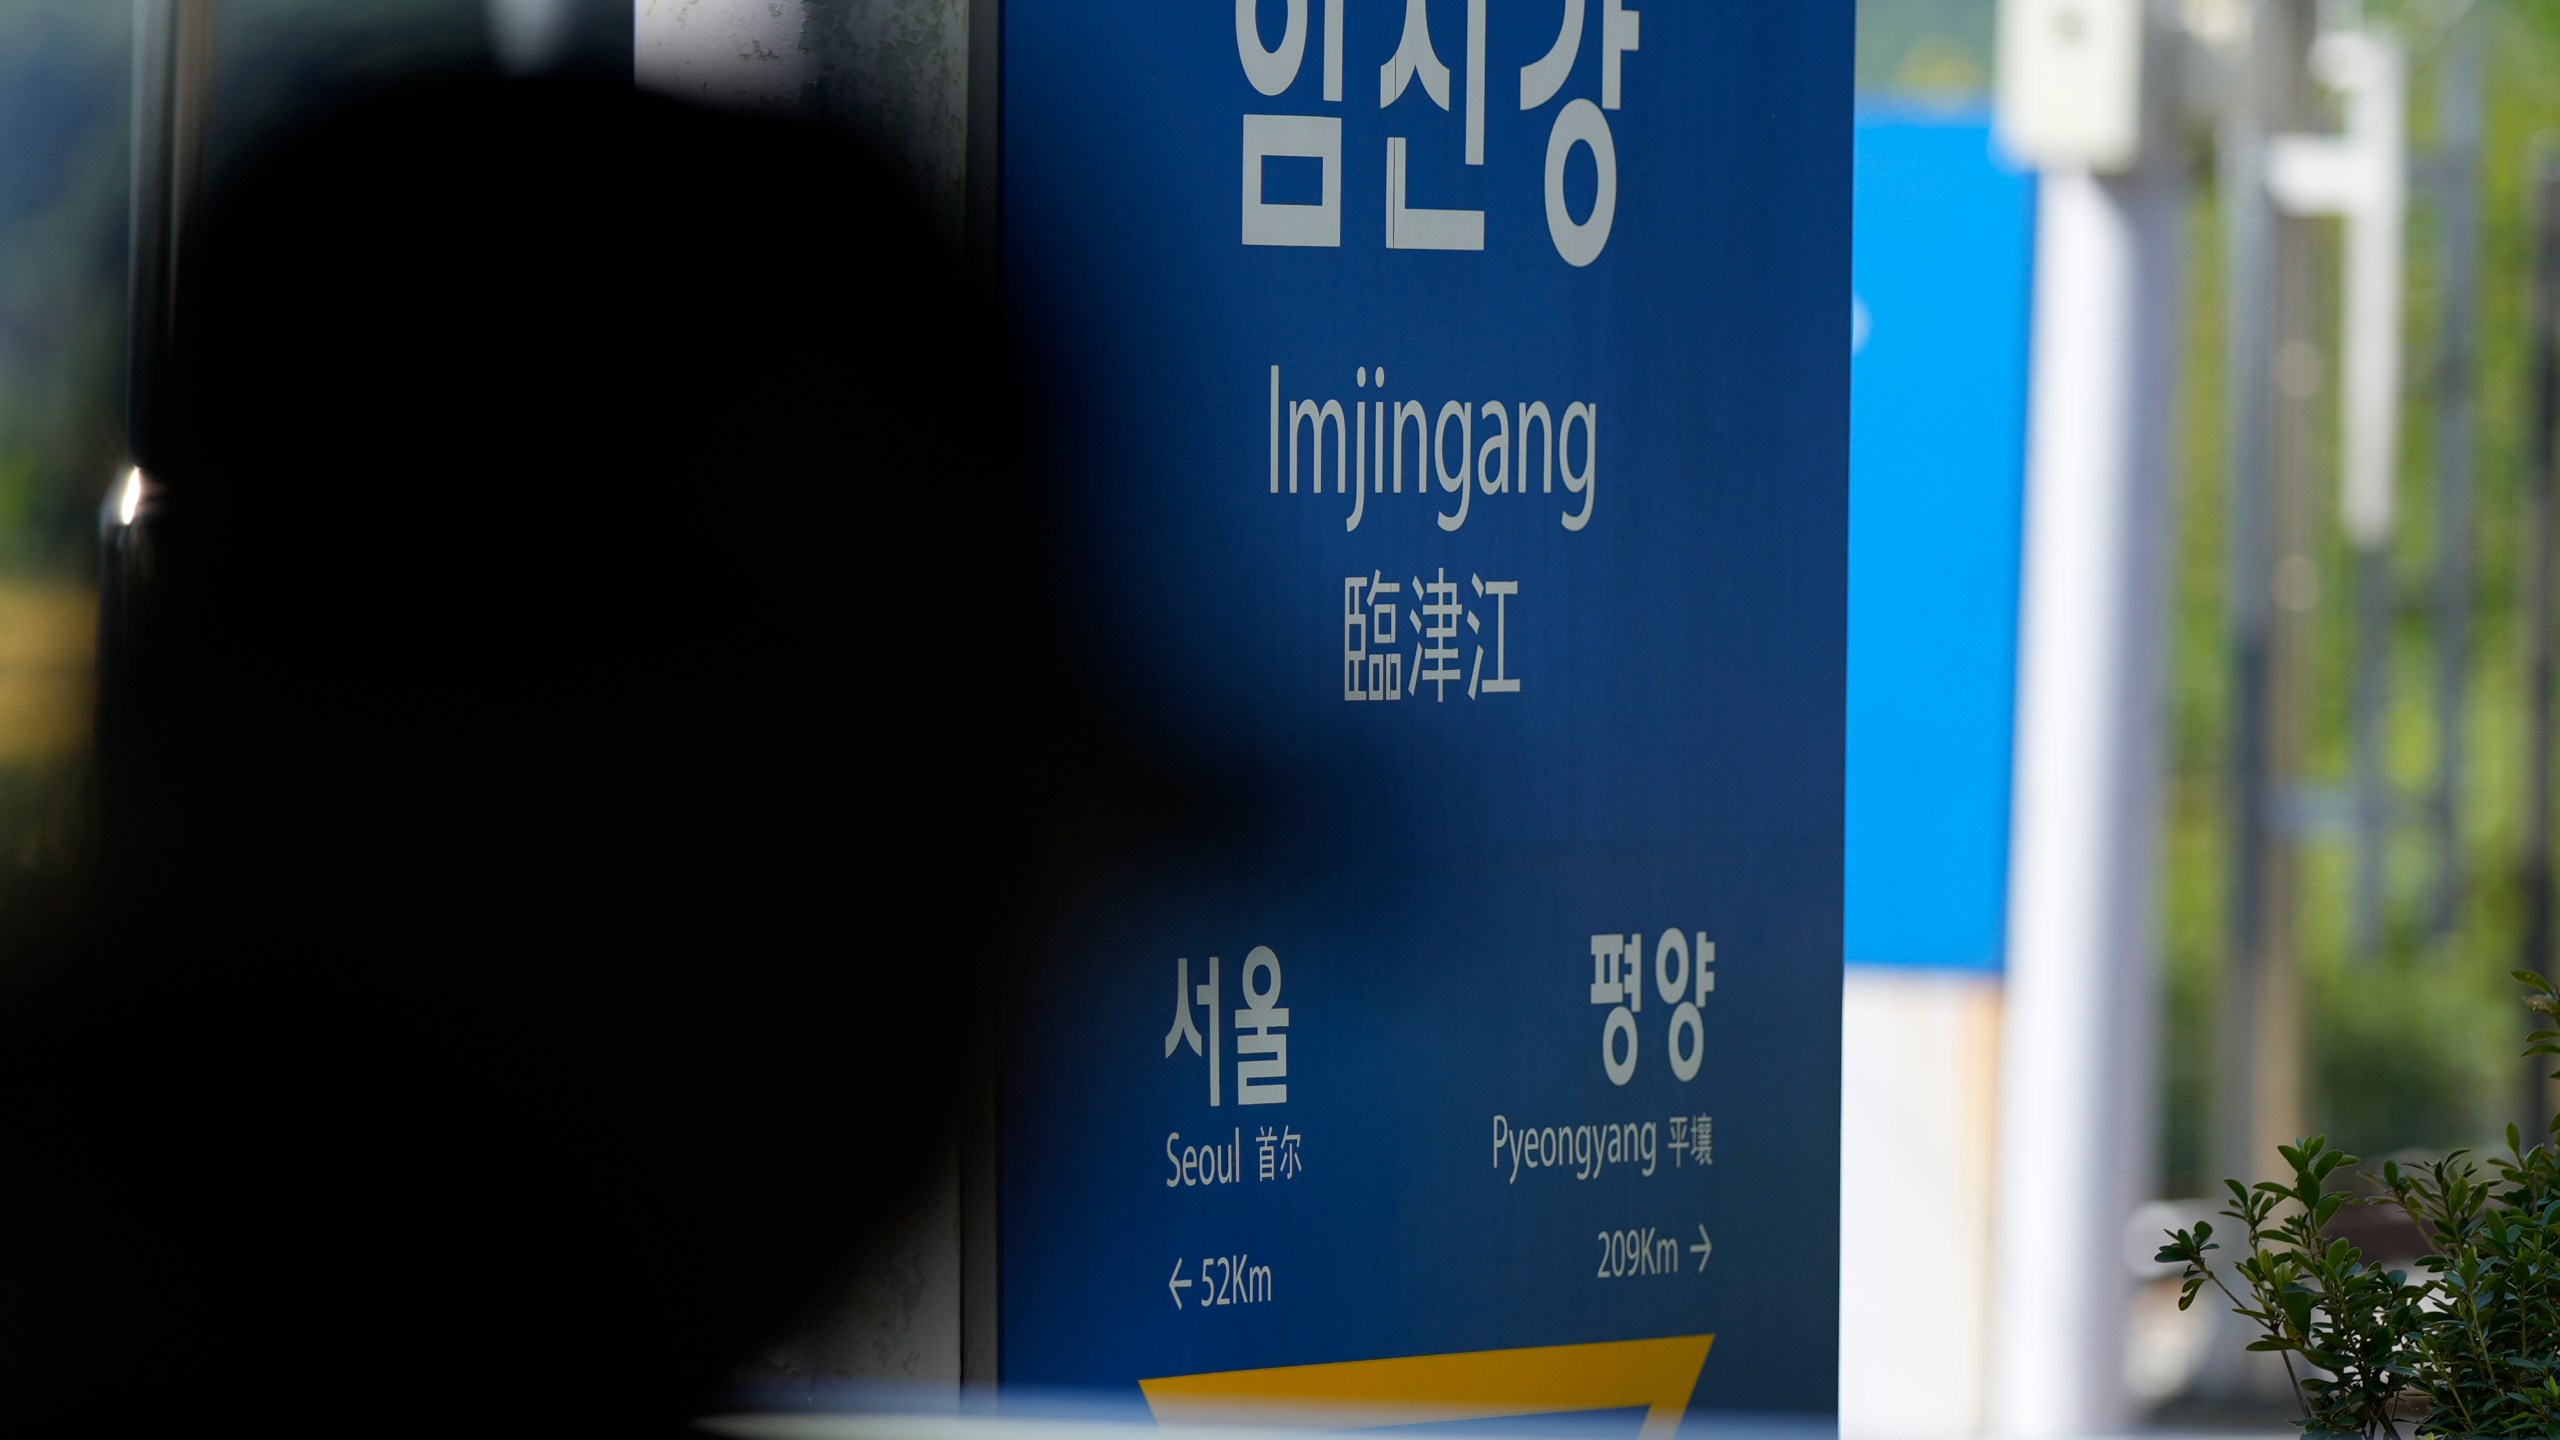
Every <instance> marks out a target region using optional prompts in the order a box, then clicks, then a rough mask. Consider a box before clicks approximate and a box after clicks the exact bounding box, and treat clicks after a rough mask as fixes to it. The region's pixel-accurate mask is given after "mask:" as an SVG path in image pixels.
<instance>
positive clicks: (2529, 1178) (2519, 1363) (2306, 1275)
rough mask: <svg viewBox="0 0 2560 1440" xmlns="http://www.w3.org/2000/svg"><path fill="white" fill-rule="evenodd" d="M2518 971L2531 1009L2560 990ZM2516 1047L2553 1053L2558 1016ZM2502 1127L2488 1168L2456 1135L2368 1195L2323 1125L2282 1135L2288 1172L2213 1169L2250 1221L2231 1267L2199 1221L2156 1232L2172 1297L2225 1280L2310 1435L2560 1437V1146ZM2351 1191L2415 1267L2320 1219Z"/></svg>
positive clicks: (2551, 1005)
mask: <svg viewBox="0 0 2560 1440" xmlns="http://www.w3.org/2000/svg"><path fill="white" fill-rule="evenodd" d="M2515 978H2516V979H2517V980H2518V981H2519V982H2521V983H2522V984H2523V985H2524V986H2525V990H2526V996H2525V1004H2526V1005H2527V1006H2528V1007H2529V1008H2531V1009H2532V1010H2534V1011H2535V1012H2536V1013H2538V1014H2540V1015H2542V1016H2544V1017H2546V1019H2547V1018H2548V1017H2551V1016H2552V1015H2554V1014H2555V1013H2560V988H2555V987H2554V986H2553V985H2552V983H2551V982H2550V981H2549V980H2546V979H2544V978H2543V977H2542V976H2540V975H2537V974H2535V973H2533V972H2532V971H2529V970H2519V971H2517V972H2515ZM2525 1053H2526V1054H2527V1055H2551V1056H2560V1029H2552V1028H2545V1029H2540V1030H2536V1031H2535V1032H2533V1034H2532V1036H2531V1037H2530V1038H2529V1039H2528V1041H2527V1044H2526V1050H2525ZM2551 1138H2552V1140H2553V1141H2554V1142H2555V1143H2560V1118H2556V1119H2554V1120H2553V1121H2552V1123H2551ZM2506 1141H2507V1143H2506V1151H2505V1153H2504V1154H2498V1155H2491V1156H2489V1157H2488V1159H2487V1162H2486V1169H2487V1174H2486V1175H2483V1173H2482V1165H2481V1164H2480V1163H2479V1162H2477V1161H2475V1160H2473V1159H2472V1158H2470V1152H2468V1151H2464V1150H2457V1151H2455V1152H2453V1153H2452V1154H2450V1155H2447V1156H2446V1157H2445V1158H2443V1159H2441V1160H2437V1161H2434V1162H2432V1163H2429V1164H2425V1165H2414V1166H2407V1167H2403V1166H2401V1165H2399V1164H2398V1163H2396V1162H2389V1163H2385V1164H2384V1165H2383V1167H2382V1173H2381V1174H2380V1175H2379V1176H2378V1177H2369V1178H2372V1179H2374V1180H2375V1182H2376V1184H2377V1187H2378V1191H2379V1193H2377V1194H2375V1195H2373V1196H2371V1197H2369V1198H2368V1197H2363V1196H2358V1195H2356V1194H2354V1193H2353V1192H2351V1191H2348V1190H2343V1189H2336V1188H2332V1186H2331V1183H2330V1182H2331V1178H2332V1177H2333V1176H2335V1175H2336V1174H2337V1172H2338V1171H2340V1170H2342V1169H2344V1168H2345V1167H2347V1166H2349V1165H2353V1164H2355V1163H2356V1158H2355V1157H2354V1156H2352V1155H2349V1154H2347V1153H2345V1152H2344V1151H2341V1150H2336V1149H2332V1148H2330V1146H2329V1142H2328V1140H2327V1139H2326V1137H2323V1136H2313V1137H2312V1138H2310V1139H2308V1140H2305V1141H2303V1142H2301V1143H2300V1144H2299V1145H2282V1146H2278V1147H2277V1150H2278V1153H2280V1154H2281V1155H2282V1156H2283V1157H2284V1161H2285V1163H2286V1165H2288V1166H2289V1167H2291V1169H2292V1171H2293V1179H2292V1181H2291V1182H2289V1183H2287V1182H2279V1181H2273V1180H2262V1181H2259V1182H2258V1183H2257V1184H2255V1185H2243V1184H2241V1183H2240V1182H2239V1181H2237V1180H2229V1181H2225V1182H2224V1184H2225V1185H2227V1186H2228V1187H2229V1189H2230V1192H2231V1203H2230V1204H2229V1205H2227V1206H2225V1207H2224V1208H2223V1210H2222V1214H2223V1215H2225V1216H2226V1217H2228V1218H2229V1219H2231V1220H2233V1221H2234V1222H2236V1223H2237V1224H2238V1225H2239V1226H2240V1227H2241V1230H2242V1233H2243V1234H2244V1235H2245V1236H2246V1237H2247V1252H2246V1254H2245V1255H2243V1256H2242V1257H2241V1258H2240V1259H2238V1260H2237V1261H2235V1262H2233V1263H2232V1264H2230V1265H2229V1266H2228V1267H2227V1268H2228V1272H2229V1274H2230V1276H2231V1279H2230V1280H2226V1279H2225V1278H2224V1270H2222V1269H2218V1268H2216V1266H2215V1265H2214V1263H2213V1261H2212V1260H2211V1258H2210V1252H2212V1251H2214V1250H2218V1249H2220V1248H2222V1247H2221V1245H2220V1244H2219V1243H2218V1242H2216V1241H2215V1240H2214V1238H2213V1236H2214V1229H2213V1225H2212V1223H2211V1222H2209V1221H2204V1222H2198V1224H2197V1225H2196V1226H2195V1228H2193V1229H2192V1230H2172V1231H2170V1232H2169V1243H2168V1244H2166V1245H2164V1246H2162V1247H2161V1248H2160V1255H2159V1258H2160V1260H2161V1262H2162V1263H2163V1264H2170V1265H2180V1266H2183V1267H2184V1270H2183V1272H2182V1275H2181V1281H2182V1285H2183V1288H2182V1289H2181V1290H2180V1292H2179V1295H2178V1308H2179V1309H2181V1310H2183V1309H2186V1308H2187V1307H2188V1306H2190V1305H2192V1304H2194V1303H2195V1298H2196V1295H2197V1294H2198V1293H2199V1292H2200V1291H2201V1290H2202V1289H2203V1288H2204V1287H2205V1286H2206V1285H2211V1286H2213V1287H2214V1288H2215V1289H2216V1290H2218V1291H2220V1292H2221V1293H2222V1296H2223V1298H2224V1299H2225V1300H2227V1301H2228V1302H2230V1305H2231V1309H2232V1313H2234V1314H2236V1315H2239V1316H2241V1317H2243V1318H2244V1319H2246V1320H2248V1321H2249V1322H2250V1323H2251V1324H2253V1325H2255V1326H2256V1327H2257V1329H2258V1331H2259V1338H2258V1339H2256V1340H2254V1341H2252V1342H2250V1345H2249V1348H2250V1349H2252V1350H2262V1351H2274V1352H2276V1353H2278V1354H2280V1355H2282V1356H2283V1357H2284V1362H2285V1370H2286V1373H2287V1374H2288V1375H2290V1376H2291V1377H2292V1378H2293V1382H2294V1388H2295V1391H2296V1393H2297V1394H2298V1396H2299V1397H2300V1399H2301V1402H2302V1422H2301V1423H2302V1427H2303V1429H2305V1430H2307V1431H2309V1432H2311V1433H2313V1434H2321V1435H2362V1436H2380V1435H2390V1436H2397V1435H2399V1434H2400V1433H2401V1430H2400V1427H2401V1425H2402V1424H2403V1423H2406V1424H2408V1425H2409V1426H2410V1427H2411V1429H2412V1430H2413V1432H2414V1433H2415V1434H2418V1435H2446V1436H2474V1435H2537V1436H2550V1435H2560V1151H2555V1149H2554V1146H2553V1145H2552V1144H2537V1145H2535V1146H2534V1147H2533V1148H2532V1149H2530V1150H2528V1149H2525V1148H2524V1137H2523V1136H2522V1135H2521V1134H2520V1133H2519V1132H2518V1131H2517V1129H2516V1127H2515V1126H2512V1125H2510V1126H2508V1127H2507V1135H2506ZM2350 1204H2375V1205H2390V1206H2395V1207H2397V1208H2398V1209H2399V1210H2400V1211H2401V1212H2402V1213H2404V1214H2406V1215H2407V1216H2408V1217H2409V1219H2410V1221H2411V1223H2413V1224H2414V1225H2416V1226H2417V1228H2418V1230H2419V1233H2421V1234H2422V1235H2424V1236H2425V1237H2426V1238H2427V1242H2428V1243H2429V1245H2430V1246H2432V1247H2433V1250H2432V1253H2430V1254H2429V1255H2428V1256H2427V1257H2426V1258H2425V1259H2423V1260H2421V1261H2419V1262H2418V1266H2419V1270H2420V1271H2421V1272H2423V1273H2422V1275H2421V1276H2420V1277H2417V1278H2413V1277H2412V1276H2410V1275H2409V1274H2408V1273H2407V1272H2405V1271H2399V1270H2383V1269H2380V1268H2378V1267H2376V1266H2374V1265H2371V1264H2368V1263H2366V1261H2365V1258H2364V1256H2363V1254H2362V1253H2361V1252H2359V1251H2358V1250H2357V1249H2356V1247H2355V1246H2354V1245H2352V1244H2350V1243H2348V1242H2347V1241H2346V1240H2344V1239H2341V1238H2338V1237H2336V1236H2333V1235H2331V1234H2330V1233H2329V1226H2330V1223H2331V1222H2332V1221H2334V1220H2335V1219H2336V1218H2337V1215H2338V1212H2339V1210H2340V1209H2342V1208H2344V1207H2345V1206H2347V1205H2350ZM2233 1280H2236V1281H2237V1282H2238V1285H2239V1289H2237V1290H2235V1289H2234V1288H2233V1287H2232V1281H2233Z"/></svg>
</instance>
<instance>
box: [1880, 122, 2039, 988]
mask: <svg viewBox="0 0 2560 1440" xmlns="http://www.w3.org/2000/svg"><path fill="white" fill-rule="evenodd" d="M1857 137H1858V138H1857V145H1858V155H1857V242H1856V247H1855V252H1856V257H1857V259H1856V274H1857V282H1856V284H1857V305H1858V307H1859V309H1858V313H1857V315H1856V317H1855V325H1854V330H1855V333H1856V335H1857V337H1858V340H1859V343H1858V347H1857V358H1856V361H1855V362H1854V367H1853V375H1854V382H1853V395H1854V399H1853V401H1852V404H1851V410H1850V414H1851V420H1850V428H1849V435H1850V441H1849V454H1850V476H1851V483H1850V496H1851V499H1850V506H1849V808H1848V855H1849V860H1848V875H1847V891H1848V893H1847V915H1846V931H1847V944H1848V958H1849V962H1850V963H1851V964H1866V965H1928V966H1943V967H1948V968H1952V969H1962V970H1996V969H1998V968H1999V967H2000V963H2001V947H2002V938H2003V934H2004V930H2005V924H2006V917H2005V907H2006V905H2007V901H2008V871H2009V773H2010V748H2011V746H2010V741H2011V731H2012V725H2013V716H2014V713H2015V707H2016V691H2017V650H2018V566H2019V531H2020V523H2021V519H2020V517H2021V510H2022V506H2023V497H2024V491H2025V476H2026V406H2027V331H2028V310H2029V305H2030V300H2031V294H2030V292H2031V291H2032V289H2033V279H2032V267H2033V255H2034V243H2035V242H2034V229H2035V193H2034V185H2033V182H2032V181H2031V180H2030V179H2029V178H2028V177H2027V176H2026V175H2024V174H2021V173H2020V172H2018V171H2016V170H2014V169H2011V168H2009V167H2008V166H2007V165H2005V164H2003V163H2002V162H2001V161H2000V160H1999V159H1998V158H1997V157H1996V156H1995V155H1994V153H1993V151H1992V145H1991V134H1990V125H1989V122H1988V121H1987V120H1984V119H1982V118H1980V117H1964V118H1954V119H1951V118H1947V117H1944V116H1925V115H1907V114H1888V113H1869V114H1864V115H1862V116H1861V117H1860V119H1859V122H1858V127H1857Z"/></svg>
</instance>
